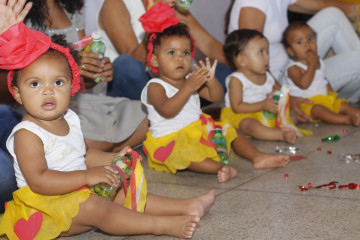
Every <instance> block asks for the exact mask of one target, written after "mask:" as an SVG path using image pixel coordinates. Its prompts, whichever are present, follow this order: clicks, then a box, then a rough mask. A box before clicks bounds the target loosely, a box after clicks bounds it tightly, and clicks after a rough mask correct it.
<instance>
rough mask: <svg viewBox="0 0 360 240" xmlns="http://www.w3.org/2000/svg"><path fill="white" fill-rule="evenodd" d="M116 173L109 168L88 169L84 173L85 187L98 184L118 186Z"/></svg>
mask: <svg viewBox="0 0 360 240" xmlns="http://www.w3.org/2000/svg"><path fill="white" fill-rule="evenodd" d="M117 173H118V172H117V171H116V170H115V169H113V168H112V167H110V166H101V167H93V168H89V169H88V170H86V172H85V178H86V182H87V185H89V186H93V185H95V184H98V183H101V182H103V183H107V184H109V185H110V186H113V185H115V186H119V178H118V175H117Z"/></svg>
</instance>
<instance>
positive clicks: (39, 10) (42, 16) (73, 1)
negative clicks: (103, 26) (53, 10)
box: [24, 0, 84, 31]
mask: <svg viewBox="0 0 360 240" xmlns="http://www.w3.org/2000/svg"><path fill="white" fill-rule="evenodd" d="M26 2H32V4H33V5H32V7H31V9H30V12H29V13H28V15H27V16H26V17H25V19H24V23H25V24H26V23H27V22H29V21H30V22H31V24H32V25H33V26H34V28H35V29H36V30H39V31H43V30H45V29H46V25H45V20H46V19H47V18H48V17H49V9H48V6H47V4H46V0H27V1H26ZM55 2H56V3H57V4H59V5H60V6H61V7H63V8H64V9H65V10H66V11H67V12H69V13H70V14H74V13H76V12H78V11H81V9H82V8H83V6H84V0H55Z"/></svg>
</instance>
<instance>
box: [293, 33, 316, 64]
mask: <svg viewBox="0 0 360 240" xmlns="http://www.w3.org/2000/svg"><path fill="white" fill-rule="evenodd" d="M288 43H289V46H290V47H288V48H287V52H288V53H289V55H290V56H292V57H293V58H294V59H295V60H297V61H302V60H305V59H306V58H307V57H308V55H309V53H310V52H311V53H315V54H316V53H317V45H316V34H315V33H314V32H313V31H312V30H311V28H309V27H307V26H302V27H299V28H297V29H294V30H292V31H291V32H290V33H289V35H288Z"/></svg>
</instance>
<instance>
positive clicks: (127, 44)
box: [99, 0, 146, 66]
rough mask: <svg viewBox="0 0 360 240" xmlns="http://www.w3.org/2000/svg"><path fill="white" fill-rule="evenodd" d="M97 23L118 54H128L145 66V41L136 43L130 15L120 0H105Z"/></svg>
mask: <svg viewBox="0 0 360 240" xmlns="http://www.w3.org/2000/svg"><path fill="white" fill-rule="evenodd" d="M99 25H100V27H101V28H102V29H103V30H104V31H105V32H106V34H107V35H108V37H109V39H110V40H111V42H112V44H113V45H114V47H115V49H116V50H117V52H118V53H119V54H130V55H131V56H132V57H133V58H135V59H138V60H139V61H141V62H142V63H143V65H144V66H145V64H146V46H145V43H144V41H143V42H142V43H141V44H139V43H138V41H137V39H136V36H135V33H134V31H133V28H132V26H131V16H130V14H129V12H128V10H127V8H126V6H125V4H124V2H123V1H122V0H105V2H104V4H103V5H102V8H101V10H100V14H99Z"/></svg>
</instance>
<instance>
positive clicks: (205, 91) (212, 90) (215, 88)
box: [194, 58, 224, 102]
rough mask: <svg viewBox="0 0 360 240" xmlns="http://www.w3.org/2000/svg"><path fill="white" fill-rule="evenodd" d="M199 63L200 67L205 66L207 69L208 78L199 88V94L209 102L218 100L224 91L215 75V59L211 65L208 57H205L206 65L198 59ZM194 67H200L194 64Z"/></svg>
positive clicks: (221, 97)
mask: <svg viewBox="0 0 360 240" xmlns="http://www.w3.org/2000/svg"><path fill="white" fill-rule="evenodd" d="M199 63H200V66H201V67H202V68H206V69H207V70H208V71H209V77H208V80H207V81H206V83H205V85H204V86H203V87H201V88H200V89H199V95H200V96H201V97H203V98H204V99H206V100H208V101H210V102H218V101H220V100H221V99H223V97H224V91H223V89H222V86H221V84H220V83H219V81H218V80H217V79H216V77H215V69H216V65H217V60H215V61H214V64H213V65H212V66H211V64H210V59H209V58H206V65H205V64H204V62H203V61H200V62H199ZM194 67H195V68H196V69H199V68H200V67H199V66H198V65H196V64H195V65H194Z"/></svg>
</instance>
